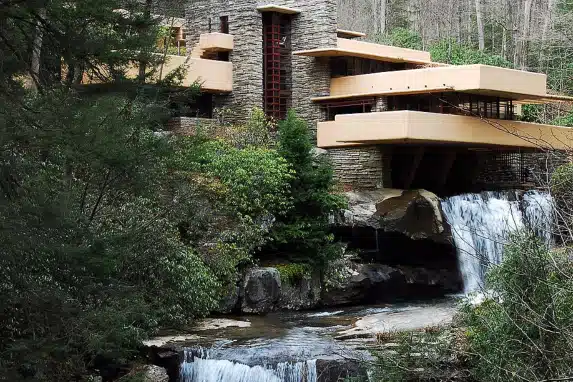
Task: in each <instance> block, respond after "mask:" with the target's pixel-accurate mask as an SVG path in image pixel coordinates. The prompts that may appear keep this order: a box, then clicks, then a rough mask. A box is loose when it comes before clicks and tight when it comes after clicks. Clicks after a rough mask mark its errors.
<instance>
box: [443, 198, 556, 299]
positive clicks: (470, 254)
mask: <svg viewBox="0 0 573 382" xmlns="http://www.w3.org/2000/svg"><path fill="white" fill-rule="evenodd" d="M442 209H443V212H444V215H445V217H446V219H447V221H448V223H449V224H450V226H451V228H452V235H453V238H454V243H455V245H456V249H457V253H458V262H459V266H460V270H461V272H462V276H463V281H464V290H465V292H466V293H469V292H474V291H477V290H480V289H482V288H483V283H484V279H485V274H486V272H487V270H488V267H489V266H490V265H492V264H494V265H495V264H499V263H500V262H501V261H502V256H503V247H504V244H505V243H506V241H507V238H508V235H509V234H510V233H512V232H515V231H516V230H519V229H523V228H528V229H531V230H533V231H534V232H536V233H537V234H538V235H539V236H540V237H542V238H544V239H545V240H546V242H547V243H548V245H549V244H550V243H551V236H552V235H551V224H552V219H553V201H552V199H551V196H550V195H549V194H547V193H543V192H539V191H528V192H527V193H525V194H524V195H523V196H522V198H520V194H519V193H518V192H516V191H513V192H484V193H481V194H466V195H458V196H453V197H451V198H448V199H446V200H444V201H443V202H442Z"/></svg>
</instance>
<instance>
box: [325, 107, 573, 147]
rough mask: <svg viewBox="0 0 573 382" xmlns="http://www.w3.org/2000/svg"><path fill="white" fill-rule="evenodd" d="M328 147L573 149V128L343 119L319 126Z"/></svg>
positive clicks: (400, 115)
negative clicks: (452, 146)
mask: <svg viewBox="0 0 573 382" xmlns="http://www.w3.org/2000/svg"><path fill="white" fill-rule="evenodd" d="M317 140H318V146H319V147H322V148H328V147H341V146H359V145H374V144H409V143H412V144H418V145H419V144H424V145H426V144H427V145H434V144H436V145H457V146H466V147H467V146H469V147H504V148H520V149H521V148H524V149H540V148H551V149H569V148H571V146H572V145H573V129H571V128H567V127H559V126H549V125H541V124H534V123H525V122H517V121H506V120H495V119H492V120H482V119H480V118H477V117H467V116H461V115H449V114H437V113H426V112H418V111H388V112H380V113H363V114H343V115H337V116H336V118H335V120H334V121H330V122H320V123H319V124H318V136H317Z"/></svg>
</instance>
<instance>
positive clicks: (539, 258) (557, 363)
mask: <svg viewBox="0 0 573 382" xmlns="http://www.w3.org/2000/svg"><path fill="white" fill-rule="evenodd" d="M571 280H573V265H572V264H571V261H570V258H569V253H568V251H567V250H565V251H552V250H549V249H548V248H547V246H546V245H545V244H544V243H542V242H541V241H540V240H539V239H538V238H537V237H536V236H534V235H532V234H529V233H521V234H518V235H516V236H514V237H513V238H512V240H511V242H510V243H509V244H508V245H507V246H506V248H505V252H504V261H503V263H502V264H501V265H499V266H497V267H495V268H493V270H492V271H491V273H490V274H489V275H488V278H487V286H488V288H489V289H490V290H491V295H490V297H489V298H488V299H487V300H486V301H485V302H484V303H483V304H481V305H479V306H477V307H473V306H471V305H467V306H465V307H464V309H463V323H464V325H465V326H466V327H467V332H466V333H467V340H468V345H469V356H470V359H471V363H472V370H471V372H472V374H473V376H474V378H475V379H476V380H479V381H485V382H488V381H492V382H494V381H495V382H501V381H524V380H535V381H540V380H546V381H548V380H563V379H568V378H570V377H571V375H572V374H571V373H572V372H573V367H572V366H571V365H573V352H572V350H573V348H572V345H571V344H572V343H573V342H572V339H573V330H572V329H571V328H572V327H573V325H572V324H573V309H572V306H573V305H572V304H573V290H572V289H571Z"/></svg>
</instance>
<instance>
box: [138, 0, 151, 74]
mask: <svg viewBox="0 0 573 382" xmlns="http://www.w3.org/2000/svg"><path fill="white" fill-rule="evenodd" d="M152 3H153V0H145V8H144V10H143V15H144V18H145V22H150V20H151V6H152ZM147 29H148V28H147V27H146V30H145V32H147ZM146 70H147V64H146V62H145V61H143V60H142V61H140V62H139V76H138V77H137V78H138V80H139V82H140V83H142V84H144V83H145V71H146Z"/></svg>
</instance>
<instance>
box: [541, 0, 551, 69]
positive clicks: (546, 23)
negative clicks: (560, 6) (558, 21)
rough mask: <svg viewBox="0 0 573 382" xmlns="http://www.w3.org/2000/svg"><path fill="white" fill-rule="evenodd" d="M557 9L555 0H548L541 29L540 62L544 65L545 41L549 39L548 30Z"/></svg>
mask: <svg viewBox="0 0 573 382" xmlns="http://www.w3.org/2000/svg"><path fill="white" fill-rule="evenodd" d="M554 9H555V0H548V4H547V12H545V17H544V19H543V29H542V31H541V48H540V49H539V64H540V66H542V65H543V64H544V59H545V43H546V41H547V32H548V30H549V25H550V24H551V19H552V15H553V10H554Z"/></svg>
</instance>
